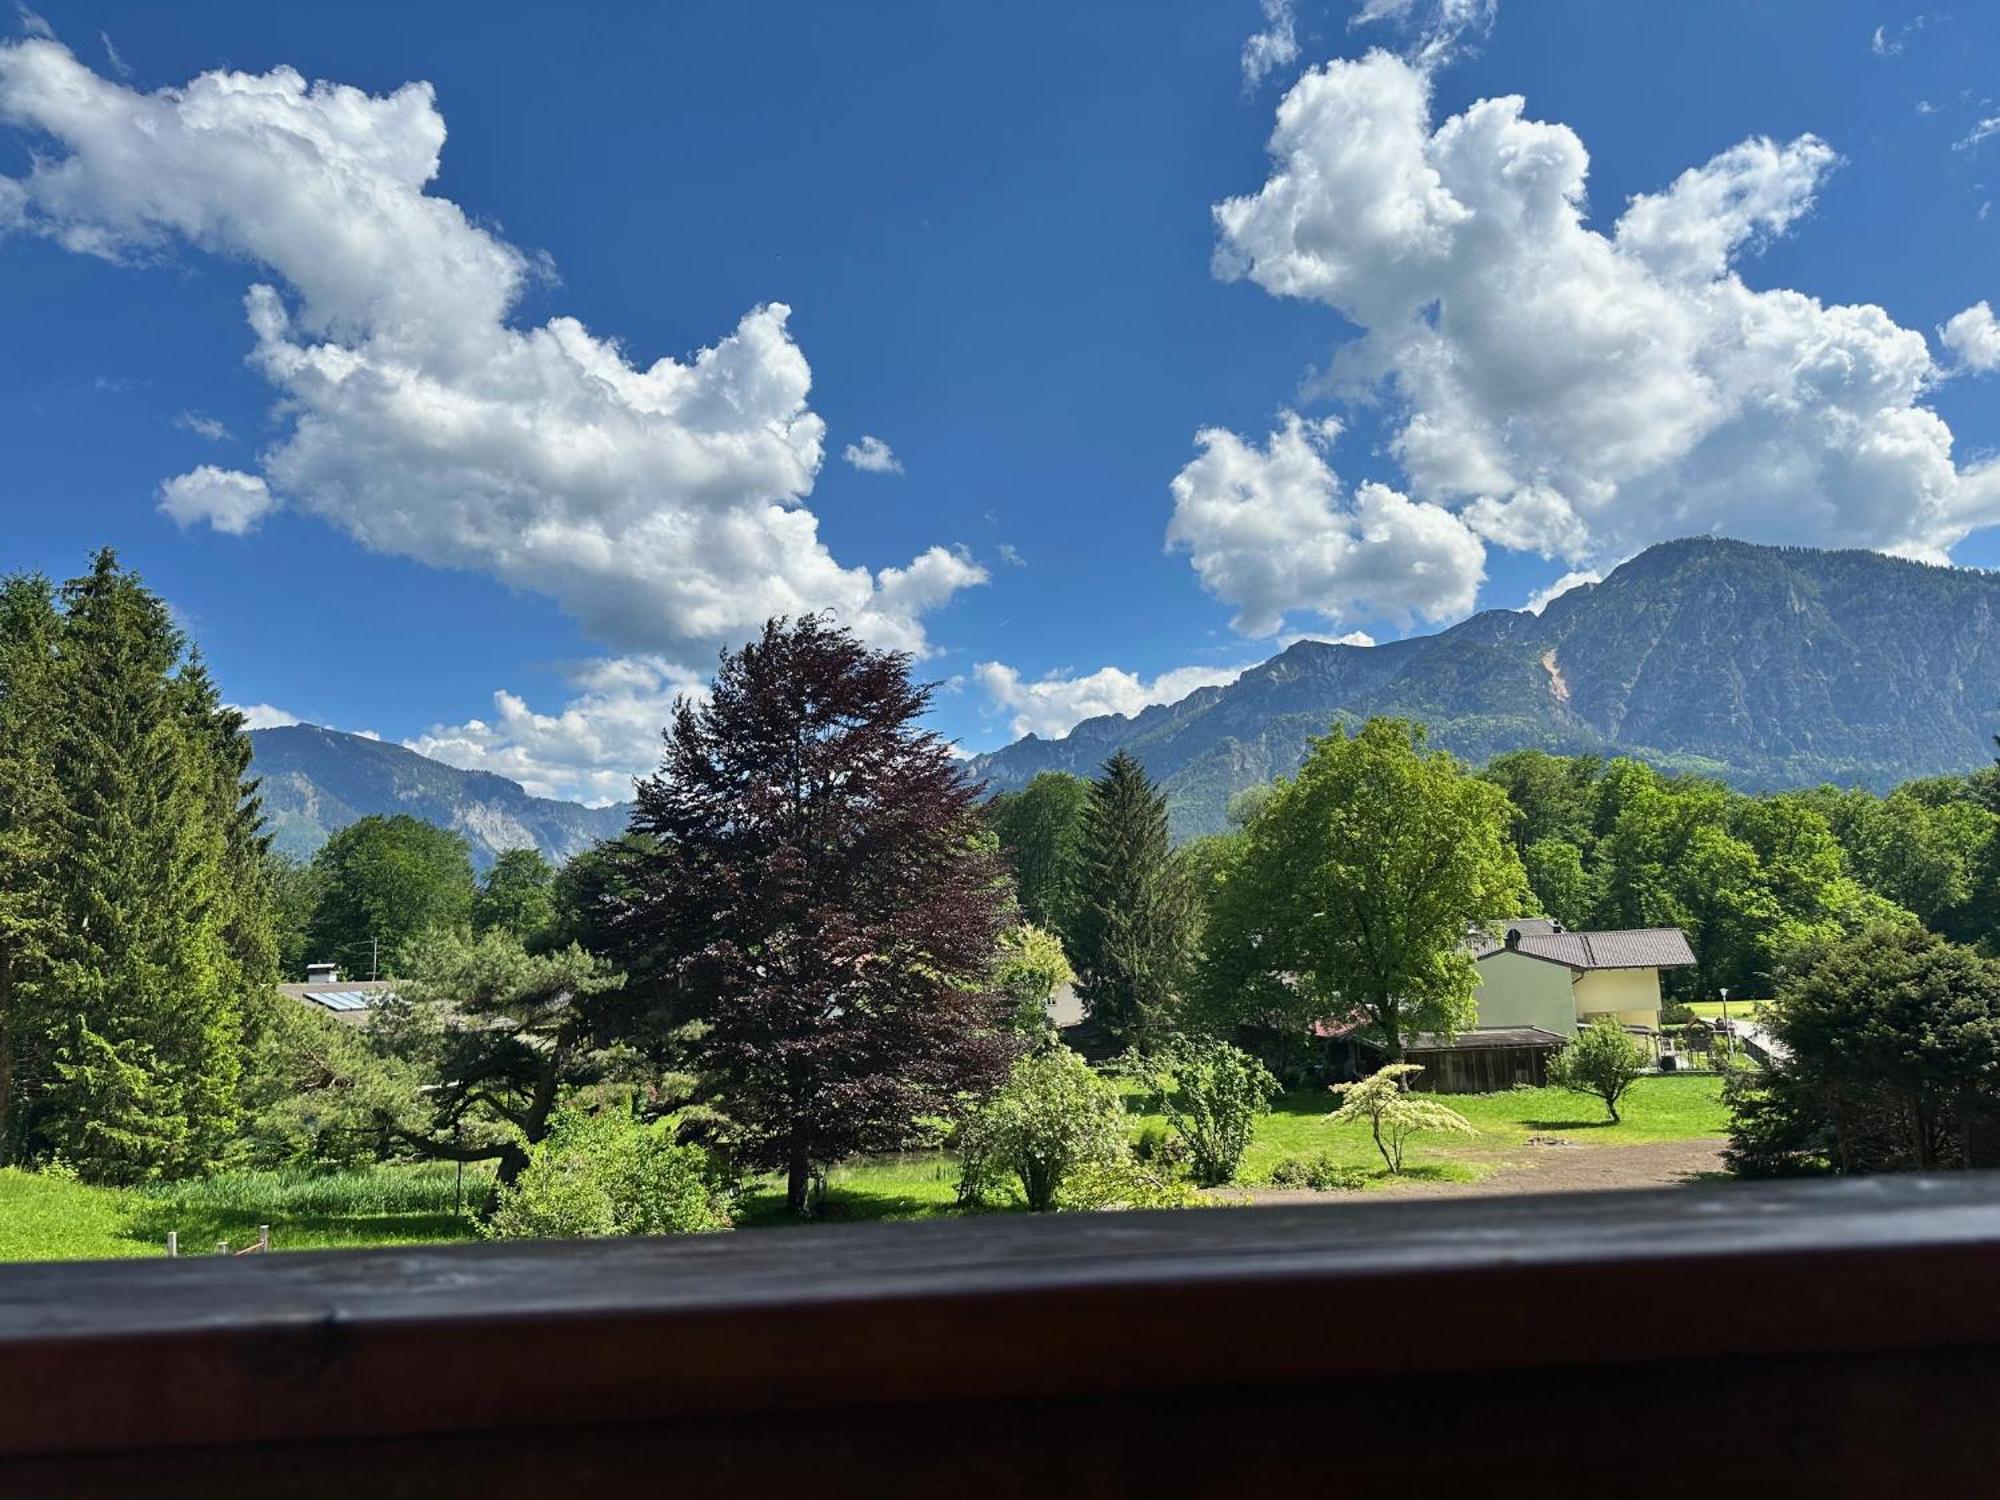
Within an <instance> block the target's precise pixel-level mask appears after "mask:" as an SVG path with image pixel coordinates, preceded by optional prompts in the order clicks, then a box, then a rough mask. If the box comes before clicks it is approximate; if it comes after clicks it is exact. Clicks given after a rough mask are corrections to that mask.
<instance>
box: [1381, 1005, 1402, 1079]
mask: <svg viewBox="0 0 2000 1500" xmlns="http://www.w3.org/2000/svg"><path fill="white" fill-rule="evenodd" d="M1375 1014H1376V1015H1377V1016H1378V1017H1380V1018H1381V1021H1382V1036H1383V1040H1384V1042H1385V1043H1386V1044H1387V1047H1388V1051H1389V1061H1390V1062H1392V1063H1399V1062H1401V1061H1402V1060H1403V1011H1402V1007H1401V1006H1399V1005H1398V1004H1397V1003H1396V1002H1395V1001H1394V1000H1392V999H1390V998H1389V997H1388V996H1387V995H1386V994H1385V995H1382V996H1379V997H1378V998H1377V999H1376V1001H1375Z"/></svg>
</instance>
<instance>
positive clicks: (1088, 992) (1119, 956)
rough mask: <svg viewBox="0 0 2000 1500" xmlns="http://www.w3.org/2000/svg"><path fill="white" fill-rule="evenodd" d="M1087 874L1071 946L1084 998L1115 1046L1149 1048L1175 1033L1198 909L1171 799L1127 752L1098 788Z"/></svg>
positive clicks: (1087, 830) (1089, 818) (1087, 833)
mask: <svg viewBox="0 0 2000 1500" xmlns="http://www.w3.org/2000/svg"><path fill="white" fill-rule="evenodd" d="M1082 870H1083V875H1082V883H1081V887H1080V889H1081V903H1080V905H1079V908H1078V912H1077V918H1076V924H1075V935H1074V941H1073V942H1072V943H1071V945H1070V957H1071V960H1072V962H1074V963H1075V965H1076V970H1077V974H1078V985H1077V989H1078V993H1079V994H1080V995H1081V996H1082V997H1083V1002H1084V1005H1085V1007H1086V1009H1087V1010H1088V1012H1089V1016H1090V1019H1091V1021H1092V1022H1093V1023H1094V1024H1095V1025H1096V1026H1097V1027H1098V1028H1099V1029H1100V1030H1101V1031H1102V1032H1103V1034H1104V1035H1105V1036H1106V1037H1107V1038H1108V1039H1109V1040H1110V1041H1112V1042H1113V1043H1114V1044H1116V1045H1118V1046H1121V1047H1138V1048H1141V1049H1143V1048H1145V1047H1148V1046H1151V1045H1152V1044H1154V1043H1156V1042H1157V1041H1159V1040H1160V1039H1162V1038H1164V1037H1165V1036H1166V1035H1167V1034H1168V1032H1170V1031H1171V1030H1172V1029H1173V1026H1174V1022H1175V1011H1176V1008H1177V1006H1178V1003H1179V1000H1180V997H1181V992H1182V989H1183V987H1184V985H1185V983H1186V980H1187V976H1188V961H1189V957H1190V954H1189V942H1190V938H1191V935H1192V926H1193V921H1194V903H1193V897H1192V893H1191V892H1190V890H1189V889H1188V883H1187V874H1186V870H1185V869H1184V867H1183V866H1182V865H1181V863H1180V862H1179V861H1178V860H1176V859H1175V858H1174V854H1173V846H1172V843H1171V842H1170V841H1169V839H1168V837H1167V804H1166V799H1165V798H1164V797H1163V796H1161V795H1160V793H1159V791H1158V789H1157V788H1155V787H1154V785H1153V782H1152V780H1151V778H1150V777H1148V776H1147V775H1146V772H1145V768H1144V767H1142V766H1141V765H1140V764H1139V762H1138V761H1137V760H1136V759H1134V758H1133V757H1132V756H1130V755H1128V754H1126V753H1125V752H1124V751H1122V750H1121V751H1119V752H1118V753H1117V754H1116V755H1114V756H1112V757H1111V759H1110V760H1109V761H1107V762H1106V763H1105V766H1104V774H1103V775H1102V776H1101V777H1099V778H1098V779H1097V780H1096V781H1094V782H1092V783H1091V786H1090V804H1089V808H1088V810H1087V814H1086V816H1085V819H1084V830H1083V846H1082Z"/></svg>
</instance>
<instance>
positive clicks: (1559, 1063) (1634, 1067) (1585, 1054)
mask: <svg viewBox="0 0 2000 1500" xmlns="http://www.w3.org/2000/svg"><path fill="white" fill-rule="evenodd" d="M1651 1067H1652V1058H1651V1056H1650V1055H1649V1054H1648V1053H1647V1051H1646V1048H1645V1047H1644V1046H1643V1045H1642V1044H1641V1043H1640V1042H1639V1041H1638V1040H1637V1039H1636V1038H1634V1037H1631V1036H1628V1035H1627V1034H1626V1032H1625V1028H1624V1027H1622V1026H1620V1025H1619V1024H1618V1022H1617V1021H1616V1020H1614V1019H1613V1018H1612V1017H1610V1016H1599V1017H1598V1018H1597V1019H1596V1020H1594V1021H1592V1022H1591V1023H1590V1024H1589V1025H1588V1026H1586V1027H1584V1028H1583V1029H1582V1030H1581V1031H1579V1032H1578V1033H1577V1034H1576V1035H1575V1036H1574V1037H1572V1038H1570V1040H1569V1041H1568V1043H1566V1044H1565V1045H1564V1046H1563V1048H1562V1050H1561V1051H1559V1052H1557V1053H1556V1055H1555V1056H1554V1057H1553V1058H1551V1059H1550V1060H1549V1082H1550V1083H1552V1084H1554V1085H1555V1086H1556V1087H1557V1088H1559V1089H1568V1090H1569V1091H1570V1092H1571V1093H1575V1094H1588V1095H1590V1096H1591V1097H1592V1098H1594V1099H1601V1100H1603V1101H1604V1108H1605V1111H1606V1112H1607V1113H1608V1114H1609V1115H1610V1116H1611V1119H1612V1122H1613V1123H1614V1124H1615V1123H1616V1122H1617V1120H1618V1101H1619V1100H1620V1099H1623V1098H1624V1097H1625V1094H1626V1092H1627V1091H1628V1090H1629V1089H1630V1088H1631V1087H1632V1085H1633V1084H1635V1083H1637V1082H1638V1081H1639V1080H1640V1079H1641V1078H1643V1077H1645V1076H1646V1074H1647V1072H1648V1071H1650V1069H1651Z"/></svg>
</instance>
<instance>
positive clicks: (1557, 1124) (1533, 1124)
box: [1521, 1120, 1622, 1130]
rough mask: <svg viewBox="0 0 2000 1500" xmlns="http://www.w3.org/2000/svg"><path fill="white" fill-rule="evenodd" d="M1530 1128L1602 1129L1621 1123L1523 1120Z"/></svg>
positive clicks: (1616, 1121) (1610, 1121) (1615, 1121)
mask: <svg viewBox="0 0 2000 1500" xmlns="http://www.w3.org/2000/svg"><path fill="white" fill-rule="evenodd" d="M1521 1123H1522V1124H1523V1125H1525V1126H1527V1127H1528V1129H1530V1130H1604V1129H1606V1128H1608V1127H1610V1126H1612V1125H1617V1124H1620V1123H1622V1122H1621V1121H1618V1120H1523V1121H1522V1122H1521Z"/></svg>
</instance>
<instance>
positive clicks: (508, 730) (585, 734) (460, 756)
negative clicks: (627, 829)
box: [403, 655, 708, 806]
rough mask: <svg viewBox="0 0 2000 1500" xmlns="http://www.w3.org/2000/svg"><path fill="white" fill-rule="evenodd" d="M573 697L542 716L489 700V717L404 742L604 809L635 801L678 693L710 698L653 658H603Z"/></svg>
mask: <svg viewBox="0 0 2000 1500" xmlns="http://www.w3.org/2000/svg"><path fill="white" fill-rule="evenodd" d="M572 685H573V687H574V688H575V689H576V691H575V695H574V696H573V697H571V698H570V699H569V701H568V702H566V703H564V704H563V706H562V707H561V708H559V709H557V710H556V711H555V712H553V713H539V712H537V711H536V710H534V709H532V708H530V707H529V706H528V704H527V702H526V701H525V700H524V699H523V698H521V697H520V696H519V695H518V694H515V693H512V692H508V691H506V690H504V689H503V690H501V691H500V692H496V693H495V694H494V695H493V716H492V718H490V719H469V720H467V721H466V722H465V723H462V724H438V725H433V726H432V727H431V729H430V730H429V731H427V732H426V733H424V734H420V735H418V736H416V737H415V738H414V739H408V740H405V741H403V744H404V745H405V746H406V747H407V748H409V749H411V750H414V751H416V752H417V753H418V754H419V755H428V756H430V757H431V758H432V759H433V760H441V761H444V762H445V763H446V764H447V765H454V766H458V767H460V768H461V769H463V770H467V771H491V772H493V773H494V774H495V775H498V776H505V777H507V778H508V779H509V780H510V781H517V782H519V783H520V784H521V785H522V786H523V787H525V788H526V789H527V790H528V791H529V792H531V793H533V794H534V795H535V796H538V797H559V798H562V799H564V800H566V801H574V802H585V803H588V804H590V805H592V806H603V805H604V804H606V803H610V802H622V801H625V800H627V799H629V798H630V797H631V795H632V781H633V778H635V777H638V776H645V775H650V774H651V773H652V772H653V771H654V770H656V769H657V768H658V766H659V762H660V753H661V743H660V731H661V730H662V729H663V728H664V727H665V726H666V724H667V723H668V721H669V719H670V718H671V717H672V714H673V708H674V704H675V702H676V701H677V700H678V699H680V698H683V697H687V698H692V699H695V700H700V699H701V698H703V697H705V696H706V695H707V691H708V689H707V685H706V683H705V682H704V681H703V679H702V677H701V675H700V674H699V673H697V672H694V671H692V670H690V669H688V668H686V667H681V666H677V665H675V664H673V663H671V662H668V661H665V660H663V659H662V658H660V657H657V656H650V655H636V656H625V657H607V658H604V659H603V660H599V661H593V662H588V663H585V664H584V665H582V666H580V667H578V668H577V669H576V671H575V672H574V674H573V682H572Z"/></svg>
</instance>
